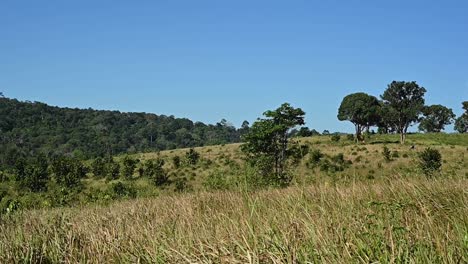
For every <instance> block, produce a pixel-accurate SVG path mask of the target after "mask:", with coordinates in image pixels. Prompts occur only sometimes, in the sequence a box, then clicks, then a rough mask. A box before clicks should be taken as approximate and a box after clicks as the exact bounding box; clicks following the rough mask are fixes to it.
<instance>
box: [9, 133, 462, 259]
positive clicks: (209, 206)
mask: <svg viewBox="0 0 468 264" xmlns="http://www.w3.org/2000/svg"><path fill="white" fill-rule="evenodd" d="M297 140H298V141H299V142H300V144H303V145H307V146H308V152H307V154H306V155H303V156H301V157H300V158H299V159H298V160H297V161H295V165H294V166H291V167H292V169H291V171H290V172H289V173H290V174H291V175H293V179H292V183H291V185H290V186H289V187H287V188H274V187H266V188H259V189H252V188H250V187H249V186H250V185H249V181H250V178H249V175H250V171H249V169H248V168H246V166H245V162H244V160H243V155H242V154H241V152H240V149H239V144H231V145H219V146H208V147H203V148H195V151H197V152H198V153H199V154H200V160H199V162H198V163H197V164H196V165H183V164H182V165H180V166H179V167H178V168H175V166H174V164H173V163H172V162H171V161H172V160H173V157H174V156H183V155H184V154H185V153H186V152H187V151H188V149H177V150H169V151H162V152H159V153H143V154H136V155H135V158H139V159H140V160H143V161H144V160H148V159H155V158H159V159H163V160H165V161H166V162H165V165H164V168H165V169H166V170H167V171H168V174H169V179H170V184H168V185H166V186H164V187H162V188H156V187H154V186H152V185H151V184H149V183H148V181H147V179H144V178H139V177H138V176H137V175H136V174H135V177H134V179H130V180H126V181H125V182H124V184H126V185H128V186H132V188H134V189H135V190H136V192H137V195H136V197H137V198H135V199H132V198H129V197H122V198H121V199H119V200H118V201H108V202H106V201H98V202H96V203H87V202H80V203H79V204H78V205H76V206H73V207H67V206H65V207H59V208H43V209H31V210H26V209H25V210H18V211H16V212H14V213H12V214H5V215H3V216H2V217H1V218H0V262H1V263H10V262H24V263H57V262H67V263H75V262H90V263H103V262H111V263H119V262H132V263H306V262H310V263H322V262H323V263H344V262H351V263H466V262H468V161H467V158H466V157H465V156H466V154H467V153H468V137H467V135H459V134H457V135H455V134H453V135H452V134H428V135H423V134H414V135H409V136H408V140H407V142H406V144H405V145H400V144H399V143H398V136H397V135H383V136H382V135H372V136H371V137H370V138H368V139H366V143H362V144H355V143H354V142H352V141H351V140H347V139H346V137H345V136H342V137H341V139H340V140H338V141H332V140H331V137H329V136H313V137H308V138H298V139H297ZM427 147H431V148H433V149H437V150H439V151H440V153H441V155H442V169H441V170H440V172H437V173H435V174H433V175H430V176H427V175H425V174H424V173H423V172H422V171H421V169H420V167H419V165H418V164H419V158H418V157H419V156H418V155H419V154H418V153H420V152H421V151H423V150H424V149H426V148H427ZM384 148H386V149H387V152H388V154H387V155H385V154H383V152H384ZM317 153H320V155H318V154H317ZM318 156H320V158H319V159H317V157H318ZM181 179H183V180H181ZM105 184H107V183H105V182H104V180H96V179H93V178H92V177H89V178H87V179H84V185H85V187H84V188H85V189H88V190H90V189H92V190H98V189H99V188H104V185H105Z"/></svg>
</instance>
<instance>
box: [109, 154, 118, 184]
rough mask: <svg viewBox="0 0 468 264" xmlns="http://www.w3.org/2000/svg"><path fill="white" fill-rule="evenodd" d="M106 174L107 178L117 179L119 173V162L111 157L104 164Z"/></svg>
mask: <svg viewBox="0 0 468 264" xmlns="http://www.w3.org/2000/svg"><path fill="white" fill-rule="evenodd" d="M106 174H107V179H108V180H116V179H118V178H119V175H120V164H119V163H117V162H115V161H113V160H112V159H111V160H110V162H109V163H107V165H106Z"/></svg>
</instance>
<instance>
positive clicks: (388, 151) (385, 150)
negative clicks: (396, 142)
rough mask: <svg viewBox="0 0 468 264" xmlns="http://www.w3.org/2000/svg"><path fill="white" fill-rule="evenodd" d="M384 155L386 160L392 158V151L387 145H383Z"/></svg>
mask: <svg viewBox="0 0 468 264" xmlns="http://www.w3.org/2000/svg"><path fill="white" fill-rule="evenodd" d="M382 155H383V157H384V159H385V161H387V162H389V161H391V160H392V157H391V155H392V152H391V151H390V150H389V149H388V147H387V146H384V147H383V150H382Z"/></svg>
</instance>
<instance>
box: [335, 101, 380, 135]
mask: <svg viewBox="0 0 468 264" xmlns="http://www.w3.org/2000/svg"><path fill="white" fill-rule="evenodd" d="M379 108H380V105H379V100H377V98H376V97H374V96H371V95H368V94H366V93H353V94H350V95H347V96H345V97H344V98H343V101H342V102H341V105H340V108H339V109H338V120H340V121H350V122H351V123H353V124H354V127H355V130H356V140H358V141H359V140H362V136H361V135H362V131H363V129H364V128H369V127H371V126H374V125H377V123H378V122H379V119H380V117H379V112H380V111H379Z"/></svg>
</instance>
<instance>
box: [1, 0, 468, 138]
mask: <svg viewBox="0 0 468 264" xmlns="http://www.w3.org/2000/svg"><path fill="white" fill-rule="evenodd" d="M392 80H408V81H409V80H416V81H417V82H418V83H419V84H420V85H422V86H424V87H426V89H427V90H428V92H427V94H426V102H427V103H428V104H443V105H446V106H448V107H451V108H453V110H454V112H455V113H456V114H457V115H458V114H460V113H461V101H463V100H468V1H465V0H460V1H450V0H448V1H427V0H426V1H362V0H360V1H357V0H347V1H333V0H331V1H274V0H269V1H254V0H249V1H239V0H236V1H220V0H213V1H204V0H198V1H192V0H191V1H177V0H170V1H169V0H166V1H163V0H160V1H117V0H113V1H83V0H81V1H52V0H50V1H21V0H11V1H10V0H3V1H1V2H0V91H3V93H4V94H5V95H6V96H7V97H12V98H18V99H20V100H30V101H42V102H46V103H48V104H51V105H58V106H68V107H80V108H88V107H92V108H95V109H113V110H120V111H132V112H133V111H138V112H152V113H157V114H168V115H171V114H172V115H175V116H178V117H188V118H191V119H193V120H198V121H203V122H208V123H215V122H217V121H219V120H221V119H222V118H226V119H227V120H229V121H231V122H232V123H234V124H235V125H236V126H239V125H240V124H241V123H242V121H243V120H245V119H246V120H249V121H254V120H255V119H256V118H257V117H259V116H260V115H261V113H262V112H263V111H265V110H267V109H273V108H275V107H277V106H279V105H280V104H281V103H283V102H289V103H291V104H292V105H293V106H296V107H301V108H302V109H303V110H305V111H306V113H307V118H306V121H307V125H308V126H309V127H312V128H316V129H317V130H319V131H322V130H324V129H328V130H330V131H352V130H353V129H352V128H353V127H352V125H351V124H350V123H347V122H340V121H338V120H337V118H336V114H337V108H338V106H339V104H340V102H341V99H342V98H343V97H344V96H345V95H347V94H349V93H352V92H358V91H363V92H367V93H370V94H373V95H375V96H379V95H380V94H382V93H383V91H384V89H385V88H386V85H387V84H388V83H390V82H391V81H392Z"/></svg>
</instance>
